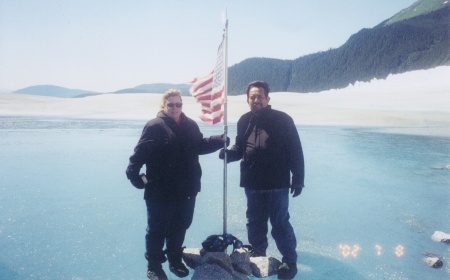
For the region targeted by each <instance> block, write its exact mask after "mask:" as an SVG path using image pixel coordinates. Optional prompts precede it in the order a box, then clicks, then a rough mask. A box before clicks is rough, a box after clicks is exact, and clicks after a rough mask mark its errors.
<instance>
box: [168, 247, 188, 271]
mask: <svg viewBox="0 0 450 280" xmlns="http://www.w3.org/2000/svg"><path fill="white" fill-rule="evenodd" d="M183 249H184V248H179V249H177V250H167V259H168V260H169V269H170V271H171V272H172V273H173V274H175V275H176V276H177V277H180V278H183V277H186V276H188V275H189V270H188V269H187V267H186V266H185V265H184V263H183V261H182V260H181V259H182V256H183Z"/></svg>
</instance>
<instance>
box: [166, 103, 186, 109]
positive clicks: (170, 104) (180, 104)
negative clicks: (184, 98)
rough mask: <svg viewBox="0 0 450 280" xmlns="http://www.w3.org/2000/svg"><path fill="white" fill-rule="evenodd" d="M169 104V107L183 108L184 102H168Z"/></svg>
mask: <svg viewBox="0 0 450 280" xmlns="http://www.w3.org/2000/svg"><path fill="white" fill-rule="evenodd" d="M166 105H167V107H169V108H173V107H175V106H176V107H177V108H181V107H182V106H183V103H167V104H166Z"/></svg>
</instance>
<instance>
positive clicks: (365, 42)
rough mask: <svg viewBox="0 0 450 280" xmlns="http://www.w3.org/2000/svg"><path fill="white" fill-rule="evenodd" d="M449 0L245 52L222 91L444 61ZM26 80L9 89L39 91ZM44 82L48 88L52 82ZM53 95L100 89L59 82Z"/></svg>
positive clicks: (335, 82)
mask: <svg viewBox="0 0 450 280" xmlns="http://www.w3.org/2000/svg"><path fill="white" fill-rule="evenodd" d="M449 30H450V3H449V1H446V0H419V1H416V2H415V3H414V4H412V5H411V6H409V7H407V8H405V9H403V10H402V11H400V12H399V13H397V14H395V15H394V16H392V17H390V18H388V19H386V20H384V21H382V22H381V23H380V24H378V25H377V26H375V27H373V28H364V29H361V30H359V31H358V32H356V33H354V34H353V35H351V36H350V37H349V39H348V40H347V41H346V42H345V43H344V44H343V45H342V46H340V47H338V48H335V49H329V50H327V51H322V52H317V53H313V54H308V55H305V56H301V57H299V58H297V59H293V60H282V59H277V58H261V57H260V58H258V57H252V58H247V59H245V60H243V61H241V62H239V63H237V64H235V65H233V66H231V67H228V94H229V95H237V94H242V91H243V90H245V87H246V85H247V84H248V82H249V81H253V80H257V79H260V80H265V81H267V82H268V83H269V84H270V85H271V90H272V91H292V92H319V91H323V90H328V89H332V88H335V89H339V88H344V87H346V86H348V85H349V84H354V83H356V82H359V81H362V82H364V81H370V80H371V79H374V78H377V79H384V78H386V77H387V76H388V75H389V74H398V73H404V72H408V71H413V70H420V69H431V68H434V67H437V66H442V65H450V38H449V37H450V36H449V32H450V31H449ZM38 87H41V88H40V89H41V90H44V87H45V86H32V87H28V88H24V89H21V90H17V91H15V92H14V93H28V94H36V95H46V94H42V91H37V89H38ZM48 87H54V88H49V91H50V92H52V93H51V94H53V95H51V96H54V94H55V93H54V92H53V90H54V89H55V88H57V86H48ZM189 87H190V85H189V84H170V83H153V84H142V85H139V86H136V87H134V88H126V89H120V90H117V91H115V92H110V93H113V94H125V93H148V92H153V93H155V92H159V93H162V92H164V91H166V90H167V89H169V88H178V89H180V90H181V91H182V94H183V95H188V94H189V93H188V92H189ZM59 88H60V90H61V92H60V93H61V94H60V96H58V97H84V96H89V95H97V94H102V93H98V92H92V91H87V90H73V89H67V88H63V87H59Z"/></svg>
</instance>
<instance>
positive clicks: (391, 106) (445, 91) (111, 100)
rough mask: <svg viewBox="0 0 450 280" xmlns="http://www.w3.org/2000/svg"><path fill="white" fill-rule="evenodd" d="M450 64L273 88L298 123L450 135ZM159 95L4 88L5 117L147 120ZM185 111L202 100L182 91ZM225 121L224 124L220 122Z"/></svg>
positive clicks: (237, 112) (231, 111)
mask: <svg viewBox="0 0 450 280" xmlns="http://www.w3.org/2000/svg"><path fill="white" fill-rule="evenodd" d="M448 77H450V66H445V67H438V68H435V69H431V70H421V71H413V72H408V73H404V74H399V75H391V76H389V77H388V78H387V79H386V80H373V81H371V82H370V83H356V84H355V85H350V86H349V87H347V88H345V89H340V90H329V91H325V92H319V93H307V94H302V93H290V92H274V93H270V95H269V96H270V98H271V100H270V103H269V104H270V105H272V108H273V109H276V110H281V111H284V112H286V113H288V114H289V115H290V116H291V117H292V118H293V119H294V121H295V123H296V124H297V125H320V126H355V127H368V128H371V127H373V128H386V129H388V130H398V131H407V130H410V131H419V132H420V131H424V132H422V133H420V134H433V135H445V136H450V81H448ZM160 98H161V95H158V94H152V93H149V94H142V93H139V94H131V93H130V94H120V95H116V94H102V95H96V96H88V97H84V98H55V97H46V96H36V95H25V94H11V93H0V116H6V117H7V116H28V117H61V118H73V119H76V118H79V119H105V120H108V119H111V120H148V119H151V118H154V117H155V116H156V113H157V111H158V108H159V102H160ZM182 98H183V111H184V112H185V113H186V114H187V115H188V116H189V117H191V118H192V119H194V120H197V121H200V120H199V118H198V116H199V115H200V104H198V103H196V102H195V100H194V98H193V97H191V96H183V97H182ZM227 107H228V114H227V116H228V122H230V123H234V122H237V120H238V119H239V117H240V116H241V115H242V114H244V113H245V112H248V110H249V108H248V104H247V102H246V96H245V95H239V96H229V97H228V106H227ZM217 125H221V124H217Z"/></svg>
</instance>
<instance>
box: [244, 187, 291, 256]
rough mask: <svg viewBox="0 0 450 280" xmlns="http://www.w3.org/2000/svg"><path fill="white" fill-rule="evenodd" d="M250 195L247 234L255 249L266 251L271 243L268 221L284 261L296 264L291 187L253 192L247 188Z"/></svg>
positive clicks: (246, 193) (247, 193) (263, 252)
mask: <svg viewBox="0 0 450 280" xmlns="http://www.w3.org/2000/svg"><path fill="white" fill-rule="evenodd" d="M245 195H246V196H247V213H246V216H247V234H248V241H249V243H250V245H251V246H252V247H253V249H254V250H255V251H256V252H258V253H260V254H265V253H266V250H267V247H268V245H269V244H268V242H267V232H268V224H267V223H268V221H269V220H270V224H271V225H272V237H273V239H274V240H275V243H276V245H277V248H278V251H280V253H281V255H282V256H283V260H282V261H283V262H288V263H297V252H296V251H295V249H296V247H297V239H296V238H295V234H294V229H293V228H292V225H291V223H290V222H289V217H290V216H289V211H288V208H289V188H284V189H280V190H271V191H252V190H249V189H248V188H245Z"/></svg>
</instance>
